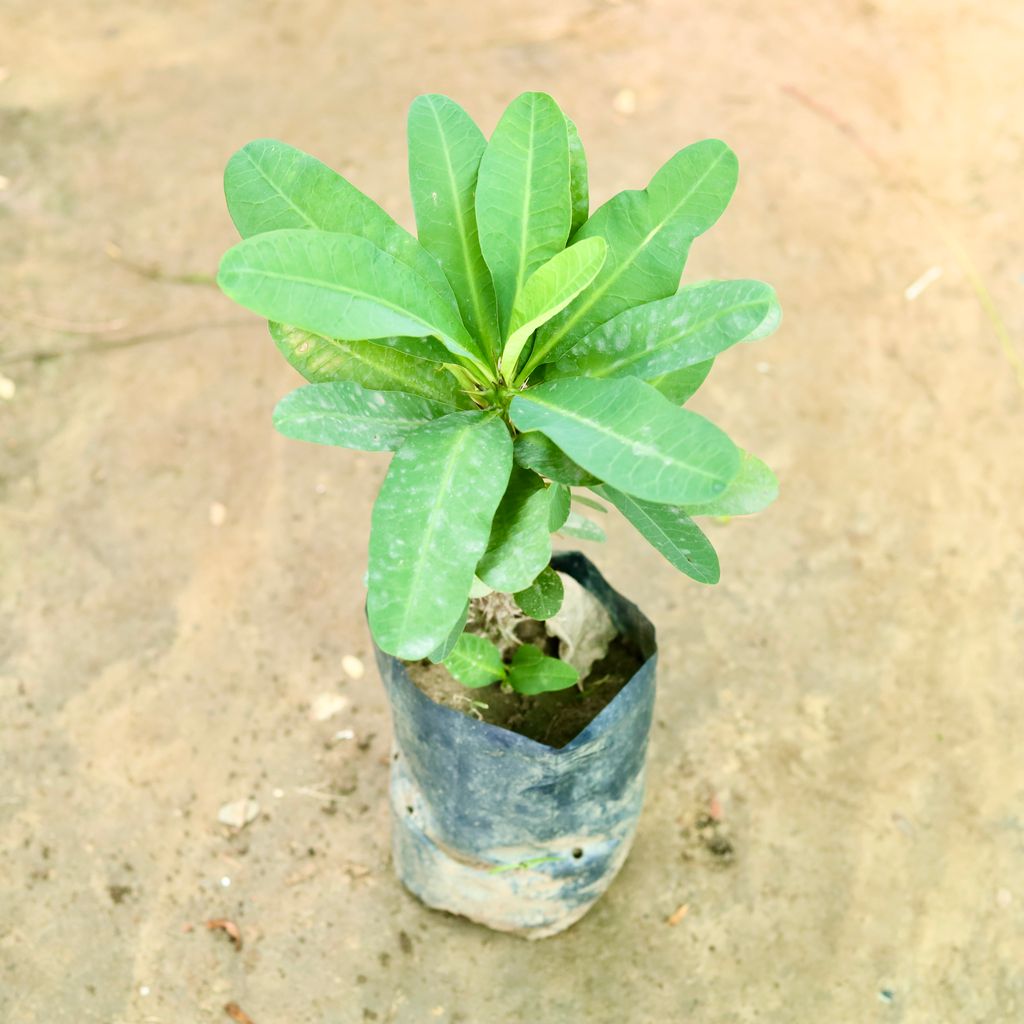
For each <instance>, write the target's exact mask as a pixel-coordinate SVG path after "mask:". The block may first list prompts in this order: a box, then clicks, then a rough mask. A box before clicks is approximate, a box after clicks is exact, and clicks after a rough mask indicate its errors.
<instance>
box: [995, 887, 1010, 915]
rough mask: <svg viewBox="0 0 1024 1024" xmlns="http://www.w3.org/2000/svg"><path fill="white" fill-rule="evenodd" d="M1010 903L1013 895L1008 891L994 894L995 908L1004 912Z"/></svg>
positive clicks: (1001, 890)
mask: <svg viewBox="0 0 1024 1024" xmlns="http://www.w3.org/2000/svg"><path fill="white" fill-rule="evenodd" d="M1011 903H1013V893H1012V892H1010V890H1009V889H1000V890H999V891H998V892H997V893H996V906H998V907H1002V908H1003V910H1005V909H1006V908H1007V907H1008V906H1010V904H1011Z"/></svg>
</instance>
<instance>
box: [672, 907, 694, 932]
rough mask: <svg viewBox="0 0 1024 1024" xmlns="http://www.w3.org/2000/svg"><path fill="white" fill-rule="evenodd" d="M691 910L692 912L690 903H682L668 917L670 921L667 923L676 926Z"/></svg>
mask: <svg viewBox="0 0 1024 1024" xmlns="http://www.w3.org/2000/svg"><path fill="white" fill-rule="evenodd" d="M689 912H690V904H689V903H682V904H680V905H679V907H678V908H677V909H676V911H675V913H673V914H672V915H671V917H669V918H668V922H667V923H668V924H669V925H671V926H672V927H673V928H675V926H676V925H677V924H679V922H680V921H682V919H683V918H684V917H686V915H687V914H688V913H689Z"/></svg>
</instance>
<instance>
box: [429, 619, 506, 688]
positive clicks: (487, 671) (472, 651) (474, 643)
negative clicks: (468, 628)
mask: <svg viewBox="0 0 1024 1024" xmlns="http://www.w3.org/2000/svg"><path fill="white" fill-rule="evenodd" d="M444 667H445V668H446V669H448V671H449V672H451V674H452V675H453V676H455V678H456V679H458V681H459V682H460V683H462V685H463V686H469V687H472V688H474V689H476V688H479V687H481V686H489V685H490V684H491V683H496V682H497V681H498V680H499V679H504V678H505V663H504V662H503V661H502V660H501V651H499V650H498V648H497V647H495V646H494V644H492V643H491V641H490V640H488V639H487V637H484V636H477V635H476V634H475V633H463V634H462V636H460V637H459V639H458V640H457V641H456V643H455V646H454V647H453V648H452V651H451V653H450V654H449V655H448V657H447V658H445V659H444Z"/></svg>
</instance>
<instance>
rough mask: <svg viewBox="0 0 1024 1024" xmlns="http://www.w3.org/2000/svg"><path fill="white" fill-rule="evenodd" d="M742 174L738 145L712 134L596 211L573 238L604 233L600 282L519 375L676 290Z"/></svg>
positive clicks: (550, 328)
mask: <svg viewBox="0 0 1024 1024" xmlns="http://www.w3.org/2000/svg"><path fill="white" fill-rule="evenodd" d="M736 174H737V164H736V156H735V154H734V153H733V152H732V150H730V149H729V147H728V146H726V145H725V143H724V142H719V141H718V140H717V139H706V140H705V141H704V142H697V143H695V144H694V145H692V146H687V147H686V149H682V150H680V151H679V152H678V153H676V155H675V156H674V157H672V159H671V160H669V161H668V163H666V164H665V165H664V166H663V167H662V168H661V169H660V170H659V171H658V172H657V174H655V175H654V177H653V178H652V179H651V183H650V184H649V185H648V186H647V188H646V189H644V190H643V191H627V192H620V193H619V194H618V195H617V196H613V197H612V198H611V199H609V200H608V202H607V203H605V204H604V205H603V206H602V207H600V208H599V209H598V210H596V211H595V212H594V214H593V216H592V217H591V218H590V220H588V221H587V222H586V224H584V225H583V227H582V228H580V230H579V231H578V232H577V233H576V235H575V238H576V240H577V241H579V240H581V239H583V238H594V237H599V238H603V239H604V240H605V241H606V242H607V243H608V258H607V260H605V264H604V266H603V267H602V268H601V273H600V274H598V276H597V279H596V280H595V281H594V283H593V284H592V285H591V286H590V287H589V288H587V289H586V290H585V291H584V292H582V293H581V294H580V295H579V296H578V297H577V298H576V299H575V300H574V301H573V302H571V303H570V304H569V305H568V306H567V307H566V308H565V309H564V310H562V312H561V313H559V314H558V316H557V317H555V318H554V319H553V320H550V321H549V322H548V323H547V324H546V325H545V326H544V327H543V329H542V330H541V331H540V334H539V336H538V340H537V343H536V345H535V346H534V350H533V353H532V354H531V356H530V359H529V361H528V362H527V364H526V367H525V368H524V370H523V373H522V374H521V375H520V376H521V377H522V378H524V379H525V377H526V376H527V375H528V374H529V372H530V371H532V370H533V369H534V367H536V366H539V365H540V364H541V363H543V362H548V361H550V360H552V359H557V358H558V356H559V355H560V354H561V353H562V352H563V351H564V350H565V349H566V348H567V347H569V346H570V345H571V344H572V343H573V342H574V341H576V340H578V339H580V338H582V337H584V336H585V335H586V334H588V333H589V332H590V331H592V330H593V329H594V328H595V327H597V326H598V324H602V323H604V322H605V321H606V320H610V319H611V318H612V317H613V316H615V315H616V314H617V313H621V312H622V311H623V310H624V309H629V308H630V307H632V306H637V305H640V304H641V303H644V302H650V301H651V300H652V299H661V298H664V297H665V296H667V295H672V294H673V293H674V292H675V291H676V289H677V288H678V287H679V277H680V275H681V274H682V272H683V267H684V265H685V264H686V256H687V253H688V252H689V248H690V243H691V242H692V241H693V239H694V238H696V237H697V235H699V234H701V233H702V232H704V231H706V230H707V229H708V228H709V227H711V225H712V224H714V222H715V221H716V220H718V218H719V217H720V216H721V214H722V211H723V210H724V209H725V207H726V205H727V204H728V202H729V199H730V197H731V196H732V193H733V189H734V188H735V187H736Z"/></svg>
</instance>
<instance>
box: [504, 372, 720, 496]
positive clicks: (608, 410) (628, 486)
mask: <svg viewBox="0 0 1024 1024" xmlns="http://www.w3.org/2000/svg"><path fill="white" fill-rule="evenodd" d="M510 413H511V416H512V421H513V422H514V423H515V425H516V426H517V427H518V428H519V429H520V430H524V431H525V430H539V431H541V432H542V433H544V434H546V435H547V436H548V437H549V438H551V440H552V441H554V442H555V444H557V445H558V447H559V448H561V449H562V450H563V451H564V452H565V453H566V455H568V456H569V458H571V459H572V460H573V461H574V462H576V463H578V464H579V465H580V466H582V467H583V469H585V470H587V472H589V473H593V474H594V475H595V476H596V477H597V478H598V479H600V480H603V481H605V482H606V483H609V484H611V485H612V486H613V487H617V488H618V489H619V490H622V491H625V492H626V493H627V494H632V495H634V496H636V497H638V498H645V499H647V500H648V501H660V502H667V503H672V504H678V505H685V504H688V503H697V502H703V501H710V500H711V499H712V498H715V497H717V496H718V495H720V494H721V493H722V491H724V490H725V488H726V486H727V485H728V484H729V482H730V481H731V480H732V478H733V477H734V476H735V475H736V473H737V472H738V471H739V461H740V459H739V451H738V449H737V448H736V446H735V445H734V444H733V443H732V441H730V440H729V438H728V437H726V435H725V434H724V433H722V431H721V430H719V429H718V427H716V426H714V424H712V423H709V422H708V421H707V420H706V419H704V418H703V417H702V416H698V415H697V414H696V413H693V412H689V411H688V410H686V409H680V408H678V407H677V406H675V405H673V404H672V403H671V402H670V401H669V400H668V399H667V398H665V397H664V396H663V395H661V394H660V393H659V392H657V391H656V390H655V389H654V388H652V387H651V386H650V385H648V384H645V383H644V382H643V381H639V380H637V379H636V378H635V377H622V378H617V379H612V380H587V379H585V378H577V379H566V380H554V381H551V382H550V383H547V384H540V385H538V386H537V387H533V388H530V389H529V390H528V391H525V392H523V393H522V394H520V395H517V396H516V397H515V398H514V399H513V400H512V404H511V406H510Z"/></svg>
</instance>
